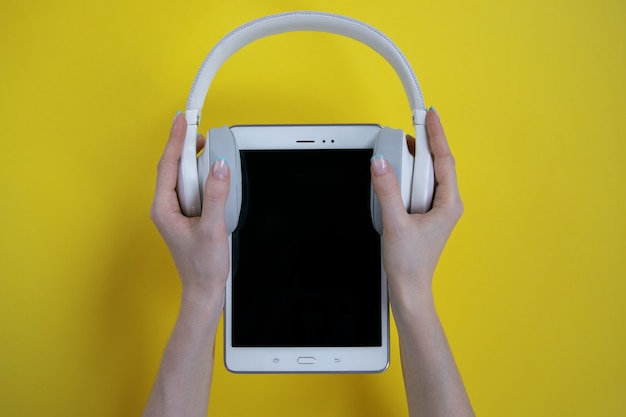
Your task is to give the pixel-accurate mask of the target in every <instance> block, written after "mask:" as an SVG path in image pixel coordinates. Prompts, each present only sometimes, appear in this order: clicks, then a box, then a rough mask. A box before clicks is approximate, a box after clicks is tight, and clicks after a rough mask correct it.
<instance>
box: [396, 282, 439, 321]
mask: <svg viewBox="0 0 626 417" xmlns="http://www.w3.org/2000/svg"><path fill="white" fill-rule="evenodd" d="M422 282H423V281H422ZM427 282H428V283H427V284H421V285H420V280H410V281H409V280H404V281H403V280H399V279H393V278H390V279H389V301H390V303H391V308H392V310H393V316H394V319H395V321H396V324H398V325H402V324H403V323H405V322H406V323H411V322H414V321H415V320H419V319H421V318H426V317H430V316H431V315H432V314H435V315H436V312H435V301H434V298H433V293H432V287H431V285H430V280H428V281H427Z"/></svg>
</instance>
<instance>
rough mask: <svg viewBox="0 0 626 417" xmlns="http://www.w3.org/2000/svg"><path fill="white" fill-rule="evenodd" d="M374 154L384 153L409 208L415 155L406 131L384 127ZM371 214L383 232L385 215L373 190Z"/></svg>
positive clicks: (375, 145) (376, 226) (374, 222)
mask: <svg viewBox="0 0 626 417" xmlns="http://www.w3.org/2000/svg"><path fill="white" fill-rule="evenodd" d="M374 155H382V156H383V157H384V158H385V159H386V160H387V162H388V163H389V165H391V169H392V170H393V173H394V175H395V176H396V179H397V180H398V185H399V186H400V194H401V196H402V202H403V203H404V207H405V208H406V209H407V210H408V209H409V203H410V200H411V178H412V177H413V156H412V155H411V153H410V152H409V147H408V145H407V143H406V137H405V135H404V132H403V131H402V130H400V129H392V128H390V127H384V128H383V129H382V130H381V131H380V133H379V134H378V137H377V138H376V143H375V144H374ZM370 206H371V214H372V223H373V225H374V228H375V229H376V231H377V232H378V233H380V234H382V233H383V215H382V208H381V206H380V202H379V201H378V197H376V195H375V194H374V189H373V188H372V191H371V199H370Z"/></svg>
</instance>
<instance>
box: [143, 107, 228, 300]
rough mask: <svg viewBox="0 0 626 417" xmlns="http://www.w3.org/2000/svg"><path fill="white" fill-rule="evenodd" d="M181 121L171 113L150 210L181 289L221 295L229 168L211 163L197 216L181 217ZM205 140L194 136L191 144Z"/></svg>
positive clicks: (224, 276) (183, 123) (183, 125)
mask: <svg viewBox="0 0 626 417" xmlns="http://www.w3.org/2000/svg"><path fill="white" fill-rule="evenodd" d="M186 130H187V123H186V120H185V117H184V115H182V114H181V113H180V112H179V113H177V115H176V117H175V118H174V122H173V124H172V129H171V131H170V137H169V140H168V142H167V145H166V146H165V150H164V152H163V155H162V157H161V160H160V161H159V164H158V168H157V185H156V192H155V195H154V201H153V203H152V209H151V212H150V215H151V218H152V221H153V222H154V224H155V225H156V227H157V229H158V230H159V232H160V233H161V236H162V237H163V240H164V241H165V243H166V244H167V246H168V248H169V250H170V253H171V254H172V257H173V259H174V263H175V264H176V268H177V270H178V273H179V275H180V279H181V282H182V286H183V296H184V295H185V294H187V293H193V294H200V295H202V296H215V297H219V299H220V300H221V302H223V299H224V290H225V287H226V280H227V278H228V271H229V268H230V254H229V245H228V234H227V233H226V226H225V222H224V206H225V204H226V197H227V196H228V188H229V184H230V171H229V167H228V165H227V164H226V162H225V161H217V162H216V163H215V164H214V165H213V166H212V167H211V170H210V172H209V176H208V178H207V182H206V185H205V188H204V195H203V201H202V215H201V216H200V217H186V216H184V215H183V214H182V213H181V210H180V204H179V202H178V195H177V193H176V184H177V178H178V164H179V162H180V157H181V153H182V149H183V144H184V141H185V132H186ZM204 144H205V139H204V137H202V136H201V135H199V136H198V141H197V145H196V146H197V148H198V150H200V149H202V148H203V147H204Z"/></svg>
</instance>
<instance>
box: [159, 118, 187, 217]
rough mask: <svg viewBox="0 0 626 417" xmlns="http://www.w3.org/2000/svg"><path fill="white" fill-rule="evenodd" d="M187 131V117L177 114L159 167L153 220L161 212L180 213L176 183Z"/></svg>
mask: <svg viewBox="0 0 626 417" xmlns="http://www.w3.org/2000/svg"><path fill="white" fill-rule="evenodd" d="M186 130H187V123H186V121H185V117H184V116H183V115H182V114H181V113H180V112H178V113H176V116H175V117H174V121H173V122H172V128H171V130H170V136H169V139H168V141H167V144H166V145H165V150H164V151H163V155H161V159H160V160H159V164H158V166H157V184H156V192H155V195H154V202H153V206H152V216H153V219H154V218H155V217H156V216H157V215H158V214H159V213H160V212H161V211H165V212H171V211H180V206H179V204H178V197H177V195H176V183H177V179H178V163H179V161H180V155H181V153H182V149H183V145H184V142H185V132H186Z"/></svg>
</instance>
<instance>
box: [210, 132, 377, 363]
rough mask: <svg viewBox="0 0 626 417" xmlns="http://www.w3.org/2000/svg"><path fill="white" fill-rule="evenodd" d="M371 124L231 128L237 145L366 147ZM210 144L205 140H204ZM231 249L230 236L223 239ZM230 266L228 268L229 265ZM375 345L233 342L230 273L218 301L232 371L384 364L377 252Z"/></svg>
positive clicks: (371, 137)
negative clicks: (378, 338) (221, 300)
mask: <svg viewBox="0 0 626 417" xmlns="http://www.w3.org/2000/svg"><path fill="white" fill-rule="evenodd" d="M380 130H381V126H380V125H376V124H354V125H348V124H342V125H240V126H234V127H232V128H231V132H232V133H233V136H234V139H235V144H236V147H237V149H238V151H241V150H319V149H331V150H332V149H336V150H341V149H372V150H373V148H374V145H375V141H376V138H377V136H378V134H379V132H380ZM209 146H210V141H209ZM229 243H230V247H231V253H232V240H230V239H229ZM231 270H232V268H231ZM380 275H381V282H380V285H381V292H380V293H381V299H380V309H381V321H380V323H381V329H380V331H381V345H380V346H375V347H233V346H232V302H231V300H232V296H233V292H232V276H231V272H229V276H228V282H227V285H226V301H225V307H224V345H225V346H224V363H225V366H226V368H227V369H228V370H229V371H231V372H235V373H378V372H382V371H384V370H385V369H387V367H388V366H389V306H388V298H387V277H386V275H385V272H384V269H383V267H382V254H381V271H380Z"/></svg>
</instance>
